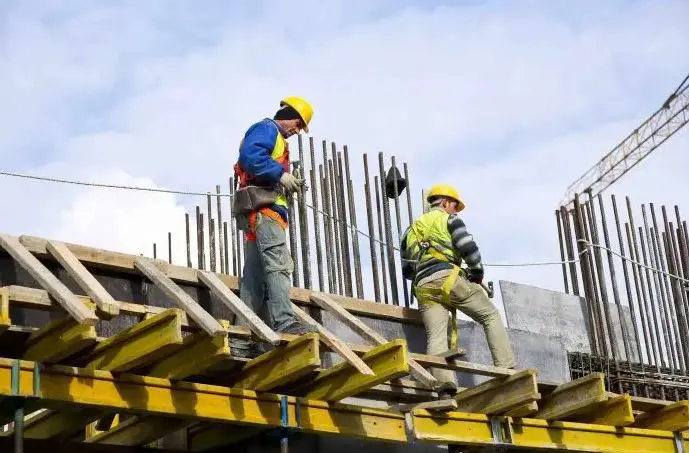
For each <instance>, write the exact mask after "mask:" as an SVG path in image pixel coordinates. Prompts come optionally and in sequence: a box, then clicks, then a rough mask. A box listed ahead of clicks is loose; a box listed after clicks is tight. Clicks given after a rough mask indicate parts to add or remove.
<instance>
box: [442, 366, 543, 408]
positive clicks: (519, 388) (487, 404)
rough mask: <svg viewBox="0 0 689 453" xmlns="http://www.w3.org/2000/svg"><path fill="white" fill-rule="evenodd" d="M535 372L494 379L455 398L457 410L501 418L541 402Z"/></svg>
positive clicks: (458, 394)
mask: <svg viewBox="0 0 689 453" xmlns="http://www.w3.org/2000/svg"><path fill="white" fill-rule="evenodd" d="M536 374H537V372H536V370H535V369H526V370H523V371H520V372H519V373H516V374H513V375H512V376H508V377H504V378H495V379H492V380H490V381H486V382H484V383H482V384H479V385H477V386H476V387H473V388H470V389H466V390H463V391H461V392H459V393H457V395H456V396H455V398H454V399H455V400H456V401H457V410H459V411H461V412H472V413H479V414H487V415H498V414H503V413H505V412H508V411H510V410H513V409H517V408H520V407H523V406H524V405H526V404H529V403H533V402H535V401H538V400H539V399H540V398H541V394H540V393H538V384H537V382H536Z"/></svg>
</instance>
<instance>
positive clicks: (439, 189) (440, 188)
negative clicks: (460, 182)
mask: <svg viewBox="0 0 689 453" xmlns="http://www.w3.org/2000/svg"><path fill="white" fill-rule="evenodd" d="M433 197H448V198H452V199H453V200H455V201H456V202H457V210H458V211H461V210H462V209H464V202H463V201H462V200H460V198H459V193H457V190H455V188H454V187H452V186H451V185H449V184H436V185H435V186H433V187H431V190H429V191H428V195H426V201H428V202H429V203H430V201H431V199H432V198H433Z"/></svg>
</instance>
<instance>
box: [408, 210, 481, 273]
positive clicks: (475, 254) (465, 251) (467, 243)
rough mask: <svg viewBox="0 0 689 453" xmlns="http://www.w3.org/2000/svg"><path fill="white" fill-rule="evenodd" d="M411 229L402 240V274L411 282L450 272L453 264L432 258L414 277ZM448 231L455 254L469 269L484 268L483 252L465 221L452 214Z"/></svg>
mask: <svg viewBox="0 0 689 453" xmlns="http://www.w3.org/2000/svg"><path fill="white" fill-rule="evenodd" d="M410 230H411V227H409V228H407V230H406V231H405V232H404V235H403V236H402V239H401V248H400V251H401V255H402V258H403V261H402V273H403V275H404V277H405V278H407V279H409V280H416V281H419V280H421V279H423V278H425V277H428V276H430V275H432V274H435V273H437V272H440V271H444V270H450V269H451V268H452V264H451V263H449V262H447V261H442V260H440V259H437V258H431V259H429V260H427V261H426V262H424V263H423V265H421V266H419V267H418V268H417V269H416V271H417V273H418V275H414V265H415V264H416V263H414V262H413V259H414V257H413V256H411V250H410V249H409V248H408V247H407V236H408V235H409V231H410ZM447 230H448V232H449V233H450V237H451V238H452V247H453V249H454V250H455V252H456V253H457V254H458V255H459V256H460V257H461V258H462V260H463V261H464V262H465V263H466V264H467V266H468V267H470V268H473V269H480V268H482V264H481V252H480V251H479V248H478V245H476V242H475V241H474V238H473V236H472V235H471V234H470V233H469V231H468V230H467V227H466V224H465V223H464V221H463V220H462V219H461V218H460V217H459V216H458V215H457V214H451V215H450V216H449V217H448V218H447Z"/></svg>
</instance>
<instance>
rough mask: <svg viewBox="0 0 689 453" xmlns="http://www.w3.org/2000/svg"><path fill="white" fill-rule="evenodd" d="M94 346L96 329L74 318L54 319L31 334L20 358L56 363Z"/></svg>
mask: <svg viewBox="0 0 689 453" xmlns="http://www.w3.org/2000/svg"><path fill="white" fill-rule="evenodd" d="M95 344H96V328H95V327H94V326H89V325H86V324H79V323H78V322H77V321H76V320H75V319H74V318H71V317H64V318H61V319H56V320H55V321H52V322H50V323H48V324H46V325H45V326H43V327H41V328H40V329H39V330H37V331H36V332H34V333H32V334H31V335H30V336H29V338H28V340H27V341H26V344H25V345H24V347H25V349H24V353H23V354H22V357H23V358H24V359H26V360H37V361H41V362H46V363H58V362H60V361H61V360H64V359H66V358H68V357H70V356H72V355H74V354H77V353H78V352H80V351H83V350H85V349H87V348H89V347H92V346H93V345H95Z"/></svg>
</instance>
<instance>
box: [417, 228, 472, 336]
mask: <svg viewBox="0 0 689 453" xmlns="http://www.w3.org/2000/svg"><path fill="white" fill-rule="evenodd" d="M411 230H412V232H413V233H414V236H415V237H416V238H418V239H417V241H416V242H415V243H416V244H417V246H418V248H419V250H418V252H416V253H415V254H414V256H413V257H412V259H410V260H407V261H410V262H412V265H413V267H414V282H413V284H412V286H413V288H414V294H415V295H416V297H417V299H418V300H419V303H422V304H434V303H436V301H435V299H439V300H440V302H439V303H440V304H441V305H442V306H444V307H445V308H447V309H448V310H449V311H450V315H451V316H452V333H451V334H450V349H456V348H457V309H456V308H454V307H453V306H452V304H451V303H450V293H451V291H452V287H453V286H454V285H455V282H456V281H457V278H459V276H460V275H461V274H463V273H464V271H463V270H462V268H461V267H460V264H461V260H460V259H459V258H458V257H456V256H455V255H454V253H449V252H448V251H449V250H453V248H452V244H448V243H446V242H445V241H442V240H439V239H437V238H434V237H430V236H428V235H423V234H421V232H420V231H419V228H418V227H417V225H416V224H415V223H414V224H412V226H411ZM412 246H413V244H412ZM425 255H430V256H431V257H432V258H436V259H438V260H440V261H445V262H449V263H450V264H452V270H451V271H450V275H448V276H447V277H446V278H445V280H444V281H443V284H442V285H441V286H440V288H419V287H418V286H417V283H418V277H417V268H418V265H419V263H420V262H421V258H422V257H423V256H425Z"/></svg>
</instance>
